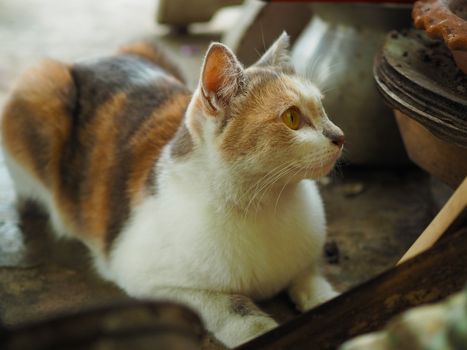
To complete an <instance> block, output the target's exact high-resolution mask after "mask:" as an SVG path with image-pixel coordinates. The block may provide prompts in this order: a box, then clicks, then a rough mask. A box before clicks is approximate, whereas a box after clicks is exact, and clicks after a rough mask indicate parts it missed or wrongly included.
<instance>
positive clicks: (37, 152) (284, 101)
mask: <svg viewBox="0 0 467 350" xmlns="http://www.w3.org/2000/svg"><path fill="white" fill-rule="evenodd" d="M321 97H322V96H321V94H320V91H319V90H318V88H317V87H315V86H314V85H313V84H312V83H310V82H309V81H307V80H306V79H304V78H303V77H300V76H298V75H296V74H295V73H294V69H293V66H292V65H291V63H290V59H289V52H288V36H287V35H286V34H285V33H283V34H282V35H281V36H280V37H279V38H278V39H277V40H276V42H275V43H274V44H273V45H272V46H271V47H270V48H269V50H268V51H267V52H266V53H265V54H264V55H263V56H262V57H261V58H260V59H259V61H258V62H257V63H255V64H254V65H252V66H251V67H249V68H246V69H245V68H244V67H243V66H242V65H241V64H240V63H239V61H238V59H237V58H236V57H235V55H234V54H233V53H232V51H231V50H230V49H229V48H227V47H226V46H224V45H222V44H220V43H213V44H211V46H210V47H209V49H208V51H207V53H206V56H205V59H204V63H203V66H202V70H201V77H200V81H199V85H198V87H197V88H196V90H195V91H194V92H193V93H192V92H190V91H189V90H188V89H187V88H186V87H185V85H184V84H183V83H182V82H181V77H180V74H179V73H178V70H177V69H176V68H175V67H174V66H173V65H172V64H171V63H170V61H169V60H167V59H166V58H164V56H163V55H162V53H161V52H160V51H158V50H157V49H156V48H154V47H152V46H151V45H149V44H148V43H144V42H140V43H136V44H133V45H129V46H128V47H126V48H123V49H122V50H121V51H120V52H119V53H118V54H116V55H114V56H111V57H106V58H101V59H97V60H87V61H80V62H77V63H75V64H64V63H60V62H57V61H53V60H47V61H44V62H42V63H40V64H39V65H38V66H36V67H34V68H32V69H31V70H29V71H28V72H26V73H25V75H24V76H23V77H22V78H21V79H20V80H19V83H18V84H17V86H16V87H15V89H14V91H13V93H12V95H11V97H10V99H9V101H8V104H7V105H6V108H5V110H4V113H3V118H2V125H1V132H2V142H3V150H4V152H5V159H6V163H7V166H8V168H9V171H10V173H11V176H12V179H13V180H14V184H15V189H16V193H17V197H18V201H19V203H20V202H22V201H25V200H33V201H36V202H38V203H39V204H40V205H41V206H42V207H43V208H44V209H45V210H46V211H47V212H48V214H49V217H50V222H51V225H52V227H53V229H54V231H55V232H56V233H57V234H58V235H59V236H67V237H74V238H77V239H79V240H81V241H82V242H84V243H85V244H86V245H87V246H88V247H89V249H90V251H91V252H92V255H93V257H94V262H95V266H96V268H97V270H98V272H99V273H100V274H101V276H103V277H104V278H106V279H108V280H110V281H113V282H114V283H116V284H117V285H118V286H120V287H121V288H122V289H124V290H125V291H126V292H127V293H128V294H129V295H131V296H133V297H136V298H162V299H169V300H173V301H176V302H181V303H184V304H187V305H189V306H191V307H192V308H194V309H195V310H197V311H198V312H199V313H200V314H201V316H202V318H203V319H204V322H205V324H206V326H207V328H208V329H209V330H210V331H212V332H213V333H214V334H215V336H216V337H217V338H218V339H220V340H221V341H222V342H223V343H224V344H226V345H227V346H230V347H233V346H236V345H238V344H241V343H243V342H245V341H246V340H248V339H250V338H252V337H255V336H257V335H259V334H261V333H264V332H266V331H267V330H270V329H272V328H274V327H275V326H276V325H277V323H276V322H275V321H274V320H273V319H272V318H271V317H270V316H268V315H267V314H266V313H264V312H262V311H261V310H260V309H259V308H258V307H257V306H256V305H255V304H254V303H253V301H252V300H261V299H265V298H270V297H271V296H273V295H275V294H276V293H278V292H279V291H281V290H284V289H287V290H288V293H289V295H290V297H291V299H292V300H293V301H294V303H295V304H296V306H297V307H298V308H299V309H300V310H308V309H310V308H311V307H313V306H315V305H317V304H319V303H322V302H324V301H326V300H328V299H330V298H332V297H334V296H335V295H336V292H335V291H334V290H333V288H332V287H331V285H330V284H329V283H328V282H327V281H326V280H325V278H324V277H323V276H322V275H321V273H320V271H319V268H318V261H319V257H320V255H321V251H322V247H323V243H324V239H325V216H324V210H323V205H322V201H321V198H320V195H319V193H318V190H317V188H316V185H315V183H314V182H313V181H312V180H310V179H316V178H319V177H321V176H323V175H325V174H327V173H328V172H329V171H330V170H331V169H332V168H333V166H334V164H335V162H336V160H337V159H338V157H339V156H340V154H341V151H342V147H343V142H344V136H343V133H342V131H341V130H340V129H339V128H338V127H336V126H335V125H334V124H333V123H332V122H331V121H330V120H329V119H328V117H327V116H326V113H325V111H324V110H323V106H322V104H321Z"/></svg>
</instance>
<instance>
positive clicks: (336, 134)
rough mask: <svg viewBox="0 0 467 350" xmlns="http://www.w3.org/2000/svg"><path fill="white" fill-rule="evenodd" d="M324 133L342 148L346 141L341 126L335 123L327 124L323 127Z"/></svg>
mask: <svg viewBox="0 0 467 350" xmlns="http://www.w3.org/2000/svg"><path fill="white" fill-rule="evenodd" d="M323 135H324V136H326V137H327V138H328V139H329V140H331V142H332V143H333V144H335V145H336V146H337V147H339V148H341V147H342V146H343V145H344V142H345V136H344V133H343V132H342V130H341V129H340V128H338V127H337V126H335V125H334V124H332V123H331V124H329V125H326V126H325V127H324V128H323Z"/></svg>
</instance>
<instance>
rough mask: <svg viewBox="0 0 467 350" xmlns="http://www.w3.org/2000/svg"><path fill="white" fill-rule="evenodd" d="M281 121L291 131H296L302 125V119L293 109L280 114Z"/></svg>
mask: <svg viewBox="0 0 467 350" xmlns="http://www.w3.org/2000/svg"><path fill="white" fill-rule="evenodd" d="M281 119H282V121H283V122H284V124H285V125H287V126H288V127H289V128H290V129H292V130H297V129H298V128H300V126H301V124H302V117H301V115H300V111H299V110H298V109H297V108H295V107H291V108H289V109H288V110H286V111H285V112H284V113H282V115H281Z"/></svg>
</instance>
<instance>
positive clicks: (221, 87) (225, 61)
mask: <svg viewBox="0 0 467 350" xmlns="http://www.w3.org/2000/svg"><path fill="white" fill-rule="evenodd" d="M244 82H245V75H244V72H243V67H242V65H241V63H240V62H239V61H238V59H237V57H235V55H234V53H233V52H232V51H231V50H230V49H229V48H228V47H227V46H225V45H223V44H221V43H212V44H211V46H209V49H208V51H207V53H206V57H205V59H204V63H203V68H202V70H201V79H200V90H201V94H202V97H203V99H204V102H206V104H207V107H208V108H209V109H210V110H212V112H213V113H214V114H216V113H217V112H218V111H219V110H222V109H224V108H225V107H226V106H227V105H228V104H229V101H230V100H231V99H232V98H233V97H234V96H235V95H237V94H238V93H239V91H240V90H241V89H242V88H243V87H244Z"/></svg>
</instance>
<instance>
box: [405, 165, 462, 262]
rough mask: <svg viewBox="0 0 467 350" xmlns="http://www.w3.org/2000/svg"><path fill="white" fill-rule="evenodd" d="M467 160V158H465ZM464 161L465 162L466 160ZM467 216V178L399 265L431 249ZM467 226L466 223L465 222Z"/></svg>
mask: <svg viewBox="0 0 467 350" xmlns="http://www.w3.org/2000/svg"><path fill="white" fill-rule="evenodd" d="M465 159H467V158H465ZM465 159H464V160H465ZM466 214H467V177H466V178H465V179H464V181H463V182H462V183H461V185H460V186H459V187H458V188H457V190H456V191H455V192H454V194H453V195H452V196H451V198H450V199H449V200H448V202H447V203H446V204H445V206H444V207H443V208H442V209H441V211H440V212H439V213H438V215H436V217H435V218H434V219H433V221H432V222H431V223H430V225H428V227H427V228H426V229H425V231H423V233H422V234H421V235H420V237H419V238H418V239H417V240H416V241H415V243H414V244H413V245H412V246H411V247H410V249H409V250H408V251H407V252H406V253H405V254H404V256H403V257H402V258H401V259H400V260H399V262H398V263H397V264H401V263H403V262H404V261H406V260H408V259H411V258H413V257H414V256H416V255H418V254H420V253H421V252H423V251H425V250H427V249H429V248H430V247H431V246H432V245H433V244H435V243H436V241H437V240H438V239H439V238H440V237H441V236H442V235H443V234H444V233H445V232H446V231H447V230H448V228H449V227H450V226H451V225H452V224H453V223H454V222H455V221H456V220H462V219H463V220H465V216H466ZM464 224H465V222H464Z"/></svg>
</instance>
